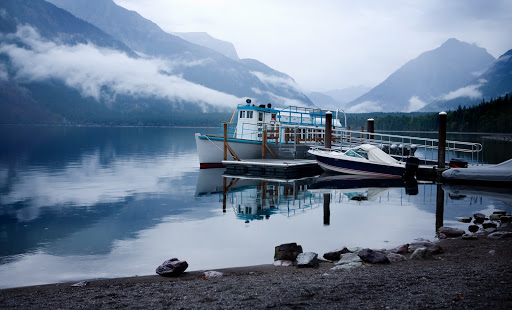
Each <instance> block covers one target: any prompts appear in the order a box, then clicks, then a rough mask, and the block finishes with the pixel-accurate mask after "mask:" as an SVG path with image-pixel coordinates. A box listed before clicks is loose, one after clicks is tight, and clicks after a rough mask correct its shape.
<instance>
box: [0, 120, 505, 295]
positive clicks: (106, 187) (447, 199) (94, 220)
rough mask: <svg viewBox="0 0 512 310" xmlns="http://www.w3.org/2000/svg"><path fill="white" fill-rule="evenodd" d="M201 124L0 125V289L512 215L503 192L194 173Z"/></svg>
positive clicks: (427, 234)
mask: <svg viewBox="0 0 512 310" xmlns="http://www.w3.org/2000/svg"><path fill="white" fill-rule="evenodd" d="M197 131H201V132H203V133H205V132H208V131H210V132H216V129H207V130H205V129H172V128H80V127H72V128H68V127H30V128H25V127H3V128H2V127H0V137H1V139H0V288H6V287H16V286H26V285H35V284H43V283H52V282H61V281H78V280H82V279H93V278H109V277H124V276H134V275H149V274H154V272H155V269H156V267H157V266H158V265H159V264H161V263H162V262H163V261H164V260H166V259H169V258H172V257H178V258H179V259H184V260H187V262H188V263H189V266H190V267H189V269H190V270H203V269H214V268H222V267H231V266H247V265H254V264H266V263H271V262H272V261H273V254H274V247H275V246H276V245H279V244H281V243H287V242H297V243H299V244H301V245H302V247H303V249H304V250H305V251H313V252H317V253H319V254H320V255H322V254H323V253H324V252H326V251H329V250H334V249H337V248H340V247H342V246H348V247H355V246H361V247H373V248H391V247H394V246H397V245H399V244H401V243H405V242H411V241H412V240H414V239H416V238H426V239H430V240H433V239H435V230H436V226H439V225H441V224H445V225H450V226H455V227H460V228H467V224H462V223H459V222H457V217H461V216H470V215H472V214H473V213H475V212H482V213H484V214H490V213H492V212H493V211H494V210H507V211H508V212H512V195H511V192H510V190H508V189H504V190H491V189H487V190H482V189H481V188H469V187H449V186H444V189H442V187H441V186H438V185H434V184H419V185H416V186H415V184H412V185H411V184H408V185H407V186H405V187H404V184H402V183H401V182H400V181H398V182H396V181H395V182H385V181H382V180H378V181H375V180H361V179H357V178H352V177H340V176H336V177H333V176H320V177H315V178H309V179H303V180H298V181H282V180H281V181H280V180H261V179H238V178H232V177H226V178H224V179H223V177H222V174H223V170H222V169H209V170H201V171H200V170H199V164H198V157H197V153H196V148H195V142H194V133H195V132H197ZM486 146H487V145H486ZM509 155H510V154H509ZM503 156H508V155H507V154H503ZM509 157H512V156H509ZM228 187H229V191H224V189H225V188H228ZM438 190H439V191H440V193H444V196H441V198H440V201H438V199H437V192H438ZM441 191H442V192H441ZM326 193H327V194H330V205H329V206H328V207H327V206H326V205H325V204H324V194H326ZM411 193H412V195H411Z"/></svg>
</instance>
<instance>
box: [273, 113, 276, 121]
mask: <svg viewBox="0 0 512 310" xmlns="http://www.w3.org/2000/svg"><path fill="white" fill-rule="evenodd" d="M272 120H273V121H275V120H276V115H275V114H274V113H272Z"/></svg>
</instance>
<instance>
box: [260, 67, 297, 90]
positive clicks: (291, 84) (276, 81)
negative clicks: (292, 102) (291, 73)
mask: <svg viewBox="0 0 512 310" xmlns="http://www.w3.org/2000/svg"><path fill="white" fill-rule="evenodd" d="M251 74H252V75H254V76H255V77H257V78H258V79H259V80H260V81H261V82H262V83H263V84H265V85H267V86H274V87H281V88H294V89H299V85H298V84H297V83H295V81H294V80H292V79H291V78H286V77H280V76H276V75H268V74H265V73H263V72H258V71H251Z"/></svg>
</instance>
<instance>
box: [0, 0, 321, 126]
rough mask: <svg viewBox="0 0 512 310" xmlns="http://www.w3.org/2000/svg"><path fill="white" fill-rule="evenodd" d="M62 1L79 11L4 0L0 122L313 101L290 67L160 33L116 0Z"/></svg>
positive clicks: (116, 118) (107, 119)
mask: <svg viewBox="0 0 512 310" xmlns="http://www.w3.org/2000/svg"><path fill="white" fill-rule="evenodd" d="M53 2H56V3H57V2H59V0H55V1H53ZM60 2H63V3H68V4H70V5H71V6H74V7H75V9H76V10H77V11H79V12H80V13H81V14H82V17H80V18H78V17H76V16H74V15H72V14H71V13H70V12H68V11H67V10H63V9H61V8H59V7H57V6H55V5H54V4H52V3H50V2H47V1H43V0H26V1H18V0H3V1H2V2H0V35H1V36H2V40H1V41H0V106H1V107H2V112H3V113H2V115H0V122H1V123H16V122H43V123H44V122H52V123H54V122H66V123H102V124H103V123H115V124H119V123H123V122H125V121H128V122H129V123H130V124H132V123H137V121H134V120H137V119H139V120H140V121H141V122H142V124H155V120H156V124H168V123H169V122H172V120H171V119H172V118H175V116H174V115H175V114H176V113H182V112H183V113H198V112H226V111H230V112H231V111H232V110H233V108H235V107H236V105H237V104H240V103H243V102H245V98H247V97H249V98H251V99H252V100H253V102H254V103H255V104H258V103H265V104H266V103H268V102H271V103H272V104H273V105H274V106H287V105H310V106H312V103H311V101H310V100H309V98H307V96H306V95H304V94H303V93H302V92H301V91H300V90H299V89H298V87H297V85H296V84H295V82H294V80H293V79H292V78H291V77H289V76H288V75H286V74H284V73H281V72H278V71H276V70H274V69H272V68H270V67H268V66H266V65H265V64H263V63H261V62H258V61H256V60H250V59H242V60H237V59H231V58H229V57H226V56H225V55H223V54H221V53H219V52H217V51H215V50H213V49H210V48H207V47H204V46H199V45H196V44H193V43H190V42H188V41H186V40H183V39H181V38H179V37H177V36H174V35H171V34H168V33H165V32H163V31H162V30H161V29H160V28H159V27H158V26H157V25H156V24H154V23H152V22H151V21H148V20H146V19H144V18H142V17H141V16H140V15H139V14H138V13H136V12H132V11H128V10H126V9H124V8H121V7H119V6H117V5H116V4H115V3H114V2H113V1H112V0H87V1H82V0H76V1H60ZM75 13H76V12H75ZM85 17H89V18H91V19H92V20H93V21H95V22H96V23H97V25H100V26H102V27H103V28H104V29H100V28H99V27H98V26H97V25H93V24H91V23H89V22H87V21H86V19H85ZM105 29H106V30H107V31H105ZM21 106H23V107H24V108H23V109H20V107H21ZM36 111H39V112H36ZM20 113H25V115H24V116H20V115H19V114H20ZM38 115H40V117H39V118H38ZM167 120H171V121H169V122H168V121H167Z"/></svg>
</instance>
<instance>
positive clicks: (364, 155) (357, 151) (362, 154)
mask: <svg viewBox="0 0 512 310" xmlns="http://www.w3.org/2000/svg"><path fill="white" fill-rule="evenodd" d="M355 151H356V153H357V154H359V155H361V157H364V158H366V159H368V152H367V151H365V150H363V149H356V150H355Z"/></svg>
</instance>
